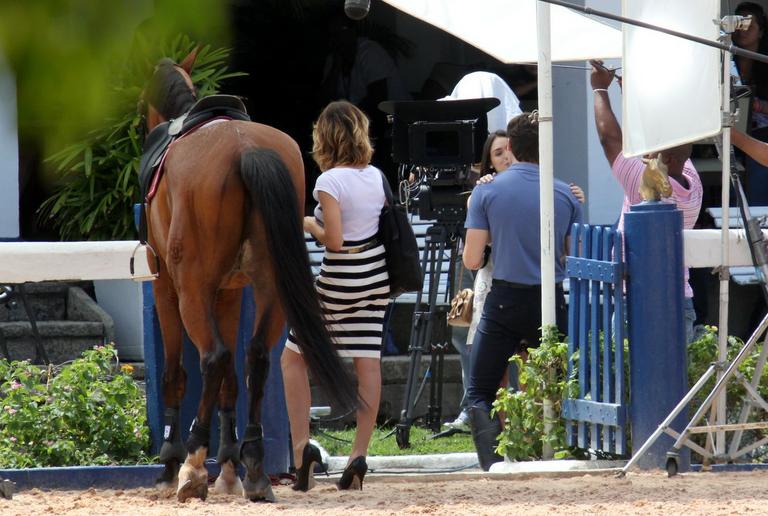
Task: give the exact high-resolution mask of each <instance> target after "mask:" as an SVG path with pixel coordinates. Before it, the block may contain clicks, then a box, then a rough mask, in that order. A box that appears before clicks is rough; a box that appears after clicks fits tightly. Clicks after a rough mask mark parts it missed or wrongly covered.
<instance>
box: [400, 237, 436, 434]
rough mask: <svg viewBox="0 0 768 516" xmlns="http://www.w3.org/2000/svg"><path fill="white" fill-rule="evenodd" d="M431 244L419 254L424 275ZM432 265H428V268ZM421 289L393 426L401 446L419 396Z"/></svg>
mask: <svg viewBox="0 0 768 516" xmlns="http://www.w3.org/2000/svg"><path fill="white" fill-rule="evenodd" d="M431 248H432V245H431V243H430V242H429V241H428V242H427V243H426V244H425V246H424V250H423V252H422V255H421V270H422V273H423V274H424V275H425V276H426V274H427V270H428V269H427V267H428V265H430V260H429V258H430V253H431V251H432V249H431ZM431 268H432V267H431V266H430V269H431ZM429 278H430V282H429V285H430V292H431V290H432V277H431V275H430V276H429ZM422 296H423V291H421V290H420V291H419V292H417V293H416V304H415V305H414V312H413V323H412V324H411V338H410V342H409V344H408V353H409V354H410V363H409V365H408V377H407V379H406V385H405V398H404V400H403V404H404V406H403V410H402V411H401V412H400V421H399V422H398V424H397V427H396V428H395V432H396V434H395V439H396V440H397V445H398V446H399V447H400V448H401V449H403V448H409V447H410V430H411V425H412V424H413V411H414V406H415V404H416V402H417V400H418V399H419V397H420V394H421V389H419V391H418V393H416V390H415V389H416V384H417V382H418V378H419V371H420V369H421V355H422V353H423V352H424V342H425V331H426V328H425V327H426V326H427V324H426V323H427V317H428V315H427V314H425V312H424V311H423V310H422V306H421V300H422ZM422 388H423V387H422Z"/></svg>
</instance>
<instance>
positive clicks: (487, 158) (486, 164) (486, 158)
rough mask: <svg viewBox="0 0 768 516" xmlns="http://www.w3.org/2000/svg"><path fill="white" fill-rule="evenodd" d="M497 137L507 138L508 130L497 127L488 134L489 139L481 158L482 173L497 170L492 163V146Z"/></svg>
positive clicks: (486, 141)
mask: <svg viewBox="0 0 768 516" xmlns="http://www.w3.org/2000/svg"><path fill="white" fill-rule="evenodd" d="M496 138H505V139H506V138H507V131H505V130H504V129H497V130H495V131H494V132H492V133H491V134H489V135H488V139H486V140H485V144H484V145H483V157H482V158H481V159H480V175H481V176H484V175H486V174H493V173H494V172H496V170H494V168H493V165H491V146H492V145H493V142H495V141H496Z"/></svg>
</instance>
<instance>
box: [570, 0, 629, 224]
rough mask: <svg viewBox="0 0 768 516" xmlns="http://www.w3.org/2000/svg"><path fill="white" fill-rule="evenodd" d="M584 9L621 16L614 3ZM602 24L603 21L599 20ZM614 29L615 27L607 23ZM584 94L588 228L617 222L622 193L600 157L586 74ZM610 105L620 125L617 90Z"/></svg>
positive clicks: (594, 0) (590, 0)
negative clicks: (589, 225) (590, 225)
mask: <svg viewBox="0 0 768 516" xmlns="http://www.w3.org/2000/svg"><path fill="white" fill-rule="evenodd" d="M585 5H586V6H587V7H591V8H593V9H598V10H601V11H606V12H610V13H613V14H621V2H617V1H615V0H587V1H586V2H585ZM603 21H604V20H603ZM610 24H611V25H613V26H616V27H618V26H617V25H616V24H615V23H612V22H611V23H610ZM620 61H621V60H618V59H617V60H615V61H608V62H607V63H606V64H607V65H608V66H619V65H620V64H621V62H620ZM584 85H585V87H584V90H582V92H581V94H582V97H581V99H582V102H583V105H584V106H585V107H586V112H585V122H586V128H587V132H586V149H587V169H588V173H589V181H588V185H587V204H588V214H589V217H588V222H589V223H590V224H613V223H615V222H616V221H617V220H618V219H619V214H620V213H621V204H622V201H623V199H624V192H623V191H622V189H621V187H620V186H619V184H618V182H617V181H616V180H615V179H614V178H613V176H612V175H611V168H610V166H609V165H608V161H607V160H606V159H605V155H604V154H603V148H602V146H601V145H600V140H599V138H598V137H597V130H596V129H595V111H594V98H593V93H592V88H591V86H590V83H589V72H585V75H584ZM610 97H611V105H612V106H613V109H614V113H616V117H617V118H618V119H619V123H621V95H620V93H619V89H618V87H617V86H615V85H614V86H612V87H611V89H610Z"/></svg>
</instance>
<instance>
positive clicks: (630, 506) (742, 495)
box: [0, 472, 768, 516]
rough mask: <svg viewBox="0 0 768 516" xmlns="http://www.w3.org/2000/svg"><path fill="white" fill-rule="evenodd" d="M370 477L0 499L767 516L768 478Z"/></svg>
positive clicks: (241, 507) (96, 509)
mask: <svg viewBox="0 0 768 516" xmlns="http://www.w3.org/2000/svg"><path fill="white" fill-rule="evenodd" d="M403 480H404V479H399V481H397V482H392V481H385V480H384V479H380V480H376V479H370V482H367V483H366V484H365V489H364V490H363V491H362V492H360V491H356V492H343V493H342V492H339V491H337V490H336V488H335V487H334V486H333V484H330V483H321V484H319V485H318V486H317V487H316V488H315V489H313V490H312V491H310V492H309V493H296V492H293V491H292V490H291V489H290V488H289V487H287V486H280V487H277V488H276V489H275V495H276V496H277V499H278V501H277V503H274V504H263V503H262V504H254V503H251V502H248V501H246V500H244V499H241V498H239V497H235V496H223V495H222V496H220V495H214V494H211V495H210V496H209V497H208V500H207V501H205V502H202V501H200V500H190V501H187V502H186V503H179V502H177V501H176V500H175V499H173V498H172V499H168V498H163V497H161V496H160V495H159V494H158V493H157V492H156V491H155V490H153V489H132V490H99V489H89V490H86V491H42V490H38V489H32V490H27V491H22V492H19V493H16V495H15V496H14V498H13V500H10V501H9V500H2V499H0V514H2V515H20V516H29V515H34V514H56V515H58V514H77V515H92V514H109V515H118V514H136V515H207V514H227V515H229V514H259V515H262V514H266V515H269V514H283V515H284V514H291V515H294V514H296V515H305V514H306V515H310V514H328V515H343V514H349V515H360V514H382V515H383V514H386V515H390V514H391V515H394V514H398V515H399V514H439V515H443V514H458V515H483V514H504V515H506V514H526V515H533V514H546V515H551V514H592V515H595V514H612V515H613V514H622V516H623V515H627V514H680V515H682V514H685V515H688V514H747V513H757V514H760V513H762V514H765V513H766V512H767V511H768V490H767V489H766V485H767V484H768V472H746V473H689V474H685V475H679V476H677V477H674V478H671V479H670V478H667V477H666V475H663V474H630V475H629V476H628V477H627V478H625V479H617V478H613V477H612V476H599V475H583V476H577V477H570V478H551V477H546V478H527V479H524V480H522V479H521V480H511V479H509V477H506V478H505V479H490V478H481V477H478V478H466V477H464V479H463V480H449V481H432V482H425V481H423V480H420V479H415V478H414V479H413V481H407V482H404V481H403Z"/></svg>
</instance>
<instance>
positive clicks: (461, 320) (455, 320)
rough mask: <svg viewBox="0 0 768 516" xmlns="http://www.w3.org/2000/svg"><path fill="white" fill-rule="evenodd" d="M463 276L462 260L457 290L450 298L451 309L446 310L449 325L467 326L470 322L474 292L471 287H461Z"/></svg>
mask: <svg viewBox="0 0 768 516" xmlns="http://www.w3.org/2000/svg"><path fill="white" fill-rule="evenodd" d="M463 277H464V262H463V261H462V262H461V271H460V272H459V292H458V293H457V294H456V295H455V296H454V297H453V299H452V300H451V309H450V311H449V312H448V315H447V318H448V324H450V325H451V326H464V327H466V326H469V325H470V324H471V323H472V302H473V301H474V299H475V294H474V292H472V289H471V288H465V289H462V288H461V280H462V278H463Z"/></svg>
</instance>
